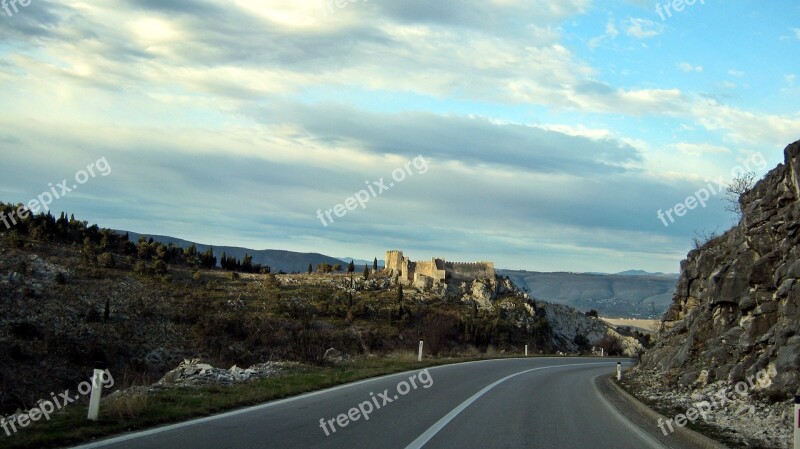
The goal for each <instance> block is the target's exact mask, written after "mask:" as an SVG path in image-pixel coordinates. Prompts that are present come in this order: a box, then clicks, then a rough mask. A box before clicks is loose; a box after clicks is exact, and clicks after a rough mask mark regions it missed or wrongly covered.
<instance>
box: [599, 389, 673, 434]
mask: <svg viewBox="0 0 800 449" xmlns="http://www.w3.org/2000/svg"><path fill="white" fill-rule="evenodd" d="M602 376H607V374H601V375H599V376H595V377H593V378H592V386H593V387H594V394H595V395H596V396H597V397H598V398H599V399H600V401H601V402H602V403H603V404H605V406H606V408H608V410H609V411H610V412H611V414H612V415H614V416H616V417H617V419H618V420H620V421H622V423H623V424H624V425H625V426H626V427H628V428H629V429H630V430H631V432H632V433H633V434H634V435H636V436H637V437H639V439H641V440H642V441H644V442H645V443H647V444H648V445H649V446H650V447H651V448H653V449H670V448H669V447H668V446H666V445H664V444H663V443H662V442H660V441H658V440H657V439H655V438H653V436H652V435H650V433H649V432H647V431H646V430H644V429H642V428H641V427H639V426H638V425H637V424H636V423H634V422H632V421H631V420H629V419H628V418H627V417H626V416H625V415H623V414H622V413H621V412H620V411H619V410H617V408H616V407H614V406H613V405H611V403H610V402H608V401H607V400H606V398H604V397H603V394H602V393H600V390H599V389H598V388H597V382H596V381H597V378H598V377H602Z"/></svg>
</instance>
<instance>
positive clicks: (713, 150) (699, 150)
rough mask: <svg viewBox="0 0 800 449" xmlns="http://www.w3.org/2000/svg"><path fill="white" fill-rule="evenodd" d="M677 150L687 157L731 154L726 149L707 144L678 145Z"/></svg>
mask: <svg viewBox="0 0 800 449" xmlns="http://www.w3.org/2000/svg"><path fill="white" fill-rule="evenodd" d="M675 148H676V149H677V150H678V151H680V152H681V153H682V154H685V155H687V156H694V157H698V156H702V155H705V154H728V153H730V152H731V150H729V149H728V148H726V147H723V146H719V145H711V144H707V143H678V144H676V145H675Z"/></svg>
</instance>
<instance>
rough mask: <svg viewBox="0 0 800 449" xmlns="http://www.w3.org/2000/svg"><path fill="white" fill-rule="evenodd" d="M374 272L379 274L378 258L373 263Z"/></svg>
mask: <svg viewBox="0 0 800 449" xmlns="http://www.w3.org/2000/svg"><path fill="white" fill-rule="evenodd" d="M372 271H374V272H376V273H377V272H378V258H377V257H376V258H375V260H373V261H372Z"/></svg>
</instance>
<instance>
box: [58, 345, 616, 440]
mask: <svg viewBox="0 0 800 449" xmlns="http://www.w3.org/2000/svg"><path fill="white" fill-rule="evenodd" d="M559 358H561V357H535V358H527V359H524V358H516V357H509V358H507V359H489V360H475V361H472V362H462V363H454V364H451V365H438V366H432V367H428V368H427V369H429V370H439V369H447V368H452V367H454V366H459V365H471V364H477V363H487V362H500V361H507V360H548V359H549V360H553V359H559ZM606 363H613V362H606ZM591 364H592V363H587V365H591ZM594 364H598V363H594ZM422 369H425V368H422ZM416 371H419V370H410V371H404V372H401V373H394V374H386V375H384V376H380V377H373V378H370V379H363V380H359V381H357V382H353V383H349V384H344V385H338V386H336V387H331V388H328V389H325V390H319V391H312V392H310V393H305V394H302V395H300V396H293V397H291V398H286V399H281V400H278V401H274V402H267V403H265V404H260V405H255V406H252V407H247V408H243V409H240V410H234V411H231V412H226V413H221V414H219V415H214V416H208V417H205V418H197V419H193V420H191V421H184V422H181V423H176V424H170V425H166V426H163V427H157V428H155V429H150V430H143V431H140V432H135V433H130V434H127V435H120V436H118V437H112V438H109V439H106V440H102V441H97V442H95V443H88V444H84V445H80V446H73V447H71V448H69V449H97V448H101V447H106V446H111V445H113V444H117V443H124V442H126V441H130V440H135V439H138V438H144V437H148V436H151V435H156V434H159V433H162V432H169V431H171V430H177V429H182V428H184V427H189V426H194V425H198V424H204V423H207V422H211V421H216V420H218V419H225V418H230V417H232V416H237V415H241V414H245V413H251V412H257V411H260V410H264V409H268V408H272V407H277V406H279V405H283V404H287V403H290V402H294V401H300V400H303V399H308V398H311V397H314V396H318V395H322V394H327V393H331V392H334V391H338V390H343V389H345V388H351V387H356V386H358V385H362V384H366V383H370V382H378V381H381V380H386V379H390V378H393V377H402V376H407V375H408V373H413V372H416Z"/></svg>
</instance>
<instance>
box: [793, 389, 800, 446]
mask: <svg viewBox="0 0 800 449" xmlns="http://www.w3.org/2000/svg"><path fill="white" fill-rule="evenodd" d="M794 449H800V396H795V397H794Z"/></svg>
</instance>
